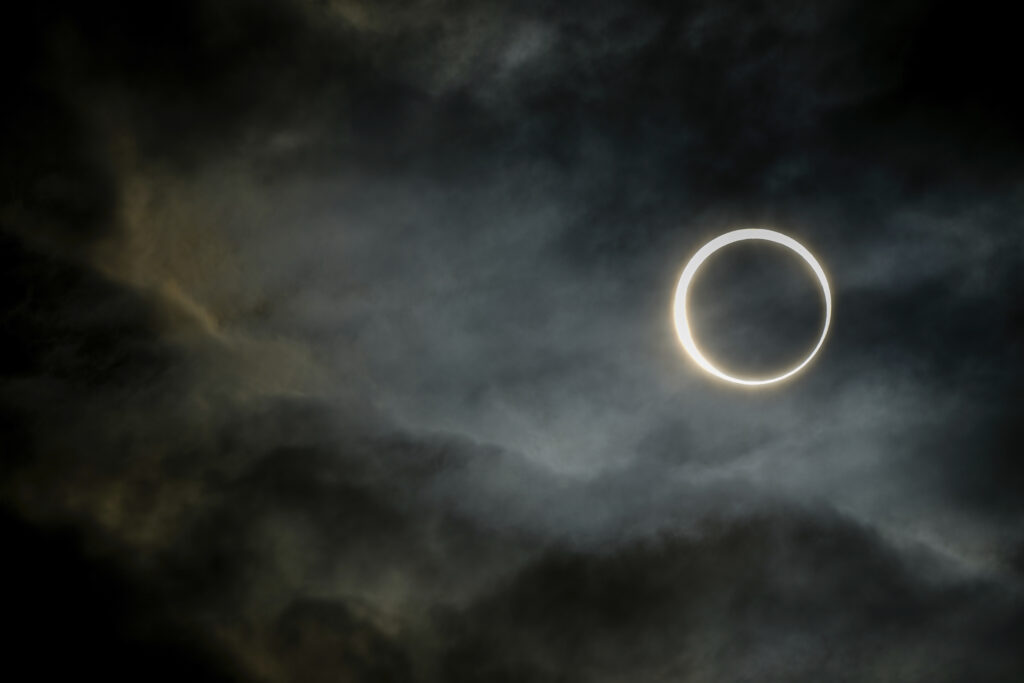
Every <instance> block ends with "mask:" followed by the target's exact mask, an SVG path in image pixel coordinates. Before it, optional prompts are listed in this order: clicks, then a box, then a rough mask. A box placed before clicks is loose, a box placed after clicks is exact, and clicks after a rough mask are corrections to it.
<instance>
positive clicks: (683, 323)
mask: <svg viewBox="0 0 1024 683" xmlns="http://www.w3.org/2000/svg"><path fill="white" fill-rule="evenodd" d="M744 240H766V241H768V242H774V243H775V244H781V245H782V246H784V247H787V248H789V249H792V250H793V251H795V252H796V253H797V254H799V255H800V258H802V259H803V260H804V261H806V262H807V265H809V266H810V267H811V270H813V271H814V274H815V275H817V276H818V282H819V284H820V285H821V293H822V294H823V295H824V297H825V324H824V325H823V326H822V328H821V337H820V338H819V339H818V343H817V344H816V345H815V346H814V349H813V350H812V351H811V352H810V354H808V355H807V357H806V358H804V359H803V360H802V361H800V362H799V363H798V364H797V365H796V366H794V367H792V368H790V369H789V370H786V371H785V372H783V373H782V374H781V375H777V376H775V377H768V378H743V377H733V376H732V375H729V374H727V373H725V372H722V371H721V370H719V369H718V368H716V367H715V366H714V365H713V364H712V363H711V361H709V360H708V359H707V358H705V357H704V354H703V353H702V352H701V350H700V349H699V348H698V347H697V342H696V341H695V340H694V338H693V331H692V330H691V329H690V322H689V319H688V316H687V310H686V306H687V298H686V297H687V293H688V291H689V288H690V282H691V281H692V280H693V276H694V275H696V274H697V269H699V268H700V266H701V264H703V263H704V261H705V260H707V258H708V257H709V256H711V255H712V254H713V253H715V252H716V251H718V250H719V249H721V248H722V247H725V246H728V245H730V244H732V243H734V242H742V241H744ZM831 320H832V293H831V292H830V290H829V287H828V278H826V277H825V271H824V270H822V268H821V265H820V264H819V263H818V261H817V260H816V259H815V258H814V256H812V255H811V252H809V251H807V249H806V248H805V247H804V246H803V245H802V244H800V243H799V242H797V241H796V240H795V239H793V238H792V237H788V236H786V235H783V234H782V233H781V232H775V231H774V230H763V229H759V228H748V229H744V230H733V231H732V232H727V233H725V234H724V235H719V236H718V237H716V238H715V239H713V240H711V241H710V242H708V243H707V244H705V245H704V246H703V247H701V248H700V249H699V250H698V251H697V253H696V254H694V255H693V258H691V259H690V261H689V263H687V264H686V267H685V268H683V274H682V275H681V276H680V278H679V285H678V286H677V287H676V299H675V322H676V334H678V335H679V341H680V342H681V343H682V345H683V348H684V349H686V352H687V353H689V354H690V357H691V358H693V360H694V361H695V362H696V363H697V365H699V366H700V367H701V368H703V369H704V370H705V371H707V372H708V373H710V374H712V375H714V376H715V377H718V378H719V379H724V380H725V381H727V382H733V383H735V384H744V385H747V386H761V385H764V384H773V383H775V382H781V381H782V380H784V379H786V378H788V377H792V376H793V375H795V374H796V373H798V372H800V370H801V369H803V367H804V366H805V365H807V364H808V363H810V362H811V359H812V358H814V356H815V355H817V353H818V351H819V350H820V349H821V346H822V344H824V343H825V337H826V335H828V326H829V323H830V322H831Z"/></svg>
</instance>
